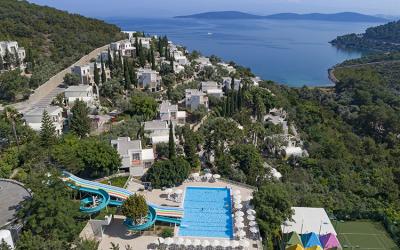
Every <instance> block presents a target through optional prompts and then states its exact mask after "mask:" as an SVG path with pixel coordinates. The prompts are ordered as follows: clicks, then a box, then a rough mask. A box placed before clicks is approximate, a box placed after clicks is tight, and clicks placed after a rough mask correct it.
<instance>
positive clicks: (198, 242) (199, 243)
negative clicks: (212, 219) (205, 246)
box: [193, 239, 201, 246]
mask: <svg viewBox="0 0 400 250" xmlns="http://www.w3.org/2000/svg"><path fill="white" fill-rule="evenodd" d="M200 245H201V241H200V240H199V239H195V240H194V241H193V246H200Z"/></svg>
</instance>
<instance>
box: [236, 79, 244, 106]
mask: <svg viewBox="0 0 400 250" xmlns="http://www.w3.org/2000/svg"><path fill="white" fill-rule="evenodd" d="M242 94H243V91H242V86H241V84H239V90H238V98H237V107H238V110H241V109H242Z"/></svg>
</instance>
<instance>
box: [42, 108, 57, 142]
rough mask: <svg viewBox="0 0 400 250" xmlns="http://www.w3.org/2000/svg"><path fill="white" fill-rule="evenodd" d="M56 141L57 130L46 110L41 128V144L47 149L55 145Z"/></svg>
mask: <svg viewBox="0 0 400 250" xmlns="http://www.w3.org/2000/svg"><path fill="white" fill-rule="evenodd" d="M56 140H57V137H56V128H55V126H54V124H53V122H52V120H51V117H50V115H49V113H48V112H47V111H46V110H44V111H43V115H42V126H41V127H40V144H41V145H42V146H43V147H45V148H49V147H51V146H52V145H54V144H55V142H56Z"/></svg>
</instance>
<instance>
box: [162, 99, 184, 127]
mask: <svg viewBox="0 0 400 250" xmlns="http://www.w3.org/2000/svg"><path fill="white" fill-rule="evenodd" d="M158 109H159V112H160V120H161V121H173V122H176V123H177V124H181V125H184V124H185V122H186V111H179V110H178V105H172V104H171V102H170V101H162V103H161V104H160V106H159V108H158Z"/></svg>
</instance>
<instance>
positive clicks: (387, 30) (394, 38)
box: [331, 21, 400, 52]
mask: <svg viewBox="0 0 400 250" xmlns="http://www.w3.org/2000/svg"><path fill="white" fill-rule="evenodd" d="M331 43H332V44H333V45H335V46H337V47H343V48H348V49H361V50H367V51H377V52H387V51H399V50H400V21H397V22H390V23H387V24H384V25H380V26H376V27H371V28H368V29H367V30H366V31H365V33H363V34H354V33H353V34H348V35H344V36H339V37H337V38H336V39H335V40H333V41H331Z"/></svg>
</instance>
